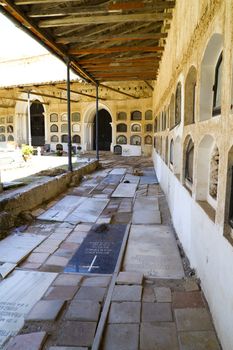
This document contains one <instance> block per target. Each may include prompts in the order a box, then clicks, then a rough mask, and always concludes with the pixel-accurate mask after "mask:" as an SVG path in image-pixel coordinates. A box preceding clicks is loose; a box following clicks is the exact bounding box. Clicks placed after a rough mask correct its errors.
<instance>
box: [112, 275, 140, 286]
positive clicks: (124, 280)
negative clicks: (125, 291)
mask: <svg viewBox="0 0 233 350" xmlns="http://www.w3.org/2000/svg"><path fill="white" fill-rule="evenodd" d="M142 281H143V274H142V273H138V272H120V273H119V275H118V276H117V280H116V284H138V285H141V284H142Z"/></svg>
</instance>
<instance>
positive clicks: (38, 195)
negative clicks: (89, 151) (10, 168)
mask: <svg viewBox="0 0 233 350" xmlns="http://www.w3.org/2000/svg"><path fill="white" fill-rule="evenodd" d="M97 167H98V161H97V160H95V161H92V162H90V163H88V164H86V165H84V166H82V167H81V168H79V169H77V170H74V171H73V172H67V173H65V174H62V175H58V176H55V177H52V178H46V179H45V178H42V179H41V180H39V181H37V182H36V183H32V184H29V185H27V186H24V187H21V188H19V189H17V190H15V191H12V192H10V193H8V194H5V195H4V194H1V198H0V233H1V231H6V230H7V229H9V228H10V227H12V226H14V223H15V222H16V219H17V217H18V216H19V215H20V214H21V213H22V212H26V211H30V210H32V209H34V208H36V207H38V206H39V205H41V204H42V203H44V202H47V201H49V200H52V199H53V198H55V197H56V196H58V195H59V194H60V193H62V192H64V191H66V190H67V188H68V187H69V186H72V185H75V184H77V183H78V182H79V181H80V179H81V177H82V176H83V175H85V174H89V173H91V172H93V171H94V170H95V169H96V168H97Z"/></svg>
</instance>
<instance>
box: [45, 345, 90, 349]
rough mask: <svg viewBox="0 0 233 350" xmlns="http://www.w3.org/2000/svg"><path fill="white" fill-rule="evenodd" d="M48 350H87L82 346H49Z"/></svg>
mask: <svg viewBox="0 0 233 350" xmlns="http://www.w3.org/2000/svg"><path fill="white" fill-rule="evenodd" d="M49 350H88V348H86V347H85V348H84V347H83V346H82V347H80V346H51V347H50V348H49Z"/></svg>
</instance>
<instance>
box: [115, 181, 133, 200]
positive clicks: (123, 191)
mask: <svg viewBox="0 0 233 350" xmlns="http://www.w3.org/2000/svg"><path fill="white" fill-rule="evenodd" d="M136 189H137V184H127V183H126V184H125V183H120V184H119V185H118V186H117V188H116V190H115V191H114V192H113V194H112V197H120V198H133V197H134V195H135V192H136Z"/></svg>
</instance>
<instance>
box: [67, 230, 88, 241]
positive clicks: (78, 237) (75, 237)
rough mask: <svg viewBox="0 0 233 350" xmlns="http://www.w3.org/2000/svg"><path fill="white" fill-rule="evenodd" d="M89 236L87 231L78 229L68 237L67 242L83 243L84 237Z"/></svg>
mask: <svg viewBox="0 0 233 350" xmlns="http://www.w3.org/2000/svg"><path fill="white" fill-rule="evenodd" d="M86 236H87V232H84V231H83V232H82V231H76V232H73V233H71V235H70V236H69V237H68V238H67V239H66V242H71V243H77V244H81V243H82V241H83V240H84V238H85V237H86Z"/></svg>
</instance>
